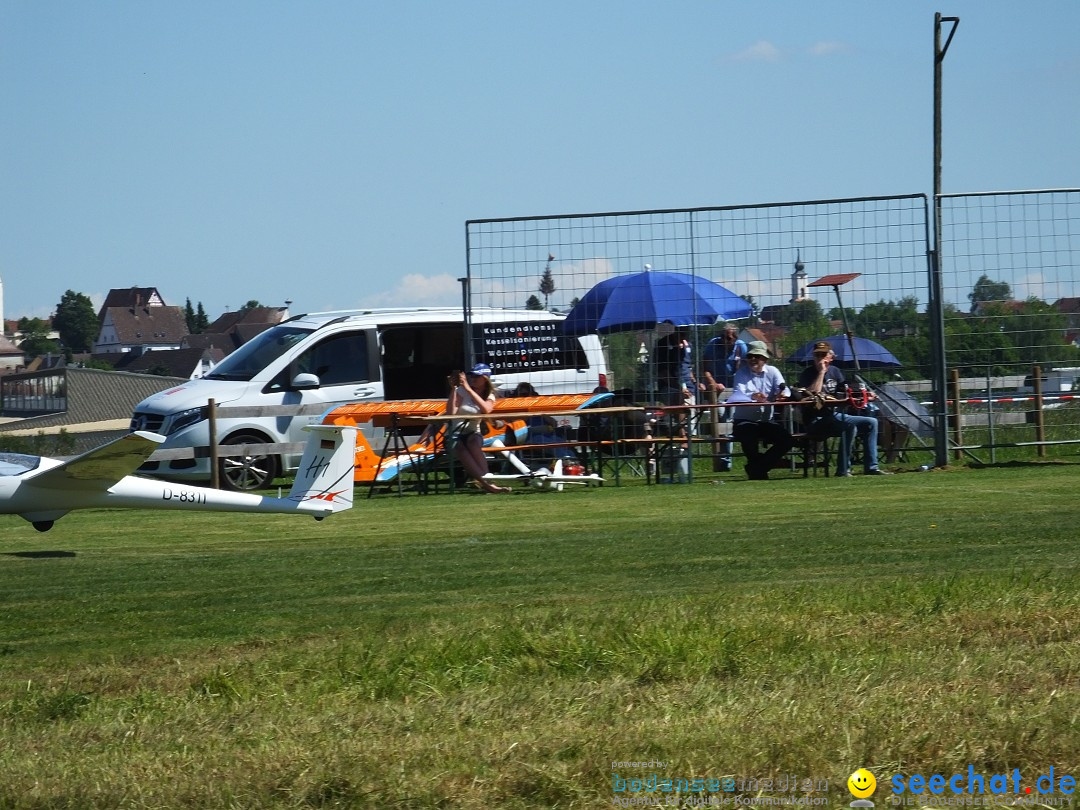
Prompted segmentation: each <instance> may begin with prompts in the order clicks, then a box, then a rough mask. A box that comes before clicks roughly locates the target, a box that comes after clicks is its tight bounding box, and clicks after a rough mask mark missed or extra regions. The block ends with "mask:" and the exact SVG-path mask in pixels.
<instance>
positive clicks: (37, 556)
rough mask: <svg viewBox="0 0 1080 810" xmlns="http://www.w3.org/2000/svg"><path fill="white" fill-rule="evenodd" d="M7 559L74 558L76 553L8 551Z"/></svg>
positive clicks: (5, 553) (6, 553) (5, 554)
mask: <svg viewBox="0 0 1080 810" xmlns="http://www.w3.org/2000/svg"><path fill="white" fill-rule="evenodd" d="M4 556H5V557H23V558H25V559H28V560H44V559H49V558H51V557H74V556H75V552H74V551H6V552H4Z"/></svg>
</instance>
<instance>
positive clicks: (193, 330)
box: [184, 298, 210, 335]
mask: <svg viewBox="0 0 1080 810" xmlns="http://www.w3.org/2000/svg"><path fill="white" fill-rule="evenodd" d="M184 323H185V324H186V325H187V330H188V332H189V333H190V334H192V335H201V334H202V333H203V332H205V331H206V327H208V326H209V325H210V322H209V320H208V319H207V317H206V310H205V309H203V305H202V301H200V302H199V307H198V309H196V308H195V307H193V306H191V299H190V298H189V299H187V302H186V303H185V304H184Z"/></svg>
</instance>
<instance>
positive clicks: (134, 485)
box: [0, 425, 356, 532]
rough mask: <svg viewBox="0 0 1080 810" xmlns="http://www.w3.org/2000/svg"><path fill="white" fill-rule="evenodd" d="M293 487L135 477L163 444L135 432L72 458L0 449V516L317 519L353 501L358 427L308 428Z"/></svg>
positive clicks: (42, 522) (41, 523) (39, 524)
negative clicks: (93, 512)
mask: <svg viewBox="0 0 1080 810" xmlns="http://www.w3.org/2000/svg"><path fill="white" fill-rule="evenodd" d="M307 429H308V430H309V431H311V436H310V437H309V438H308V442H307V445H306V447H305V448H304V455H303V456H302V458H301V460H300V467H299V469H298V470H297V471H296V479H295V480H294V481H293V485H292V489H291V490H290V491H289V494H288V495H286V496H285V497H283V498H270V497H264V496H261V495H253V494H250V493H243V492H225V491H222V490H217V489H209V488H207V487H196V486H190V485H188V484H175V483H171V482H168V481H159V480H152V479H149V478H139V477H138V476H134V475H131V474H130V473H132V472H134V471H135V470H136V469H138V467H139V466H140V465H141V464H142V463H143V462H144V461H145V460H146V458H147V457H148V456H149V455H150V454H151V453H152V452H153V451H154V450H155V449H156V448H157V446H158V445H159V444H160V443H161V442H163V441H165V437H164V436H159V435H157V434H156V433H147V432H144V431H136V432H134V433H129V434H128V435H126V436H122V437H121V438H119V439H116V440H115V441H112V442H109V443H108V444H105V445H102V446H101V447H97V448H94V449H93V450H90V451H89V452H87V453H83V454H82V455H81V456H76V457H75V458H73V459H70V460H69V461H60V460H58V459H51V458H43V457H41V456H28V455H22V454H16V453H7V454H0V514H5V515H19V516H21V517H23V518H25V519H26V520H28V521H30V522H31V523H32V524H33V525H34V528H35V529H37V530H38V531H42V532H44V531H48V530H49V529H51V528H52V525H53V523H54V522H55V521H57V520H59V519H60V518H62V517H63V516H64V515H66V514H67V513H68V512H70V511H72V510H73V509H112V508H118V509H174V510H189V511H201V512H262V513H277V514H306V515H311V516H312V517H314V518H315V519H316V520H322V519H323V518H324V517H326V516H327V515H331V514H333V513H334V512H340V511H342V510H344V509H348V508H350V507H351V506H352V503H353V461H354V458H355V453H356V428H355V427H350V426H330V425H310V426H309V427H308V428H307Z"/></svg>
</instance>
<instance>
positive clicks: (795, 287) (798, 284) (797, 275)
mask: <svg viewBox="0 0 1080 810" xmlns="http://www.w3.org/2000/svg"><path fill="white" fill-rule="evenodd" d="M805 300H806V265H805V264H803V263H802V255H801V253H800V252H796V253H795V272H794V273H792V274H791V301H790V303H792V304H794V303H795V302H796V301H805Z"/></svg>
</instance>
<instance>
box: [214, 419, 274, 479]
mask: <svg viewBox="0 0 1080 810" xmlns="http://www.w3.org/2000/svg"><path fill="white" fill-rule="evenodd" d="M269 442H270V440H269V439H268V438H266V437H265V436H263V435H261V434H258V433H236V434H234V435H232V436H230V437H229V438H227V439H226V440H225V441H224V442H222V444H268V443H269ZM218 471H219V473H220V479H221V488H222V489H228V490H232V491H233V492H249V491H251V490H253V489H264V488H265V487H268V486H270V484H271V483H273V481H274V479H275V478H277V475H278V460H277V456H273V455H268V454H266V453H251V454H248V455H243V456H223V457H222V458H221V460H220V461H219V462H218Z"/></svg>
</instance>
